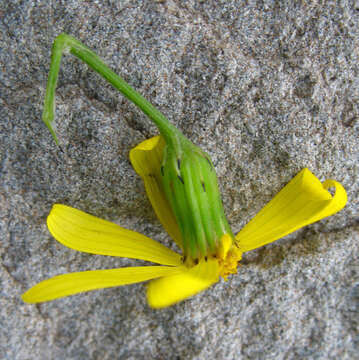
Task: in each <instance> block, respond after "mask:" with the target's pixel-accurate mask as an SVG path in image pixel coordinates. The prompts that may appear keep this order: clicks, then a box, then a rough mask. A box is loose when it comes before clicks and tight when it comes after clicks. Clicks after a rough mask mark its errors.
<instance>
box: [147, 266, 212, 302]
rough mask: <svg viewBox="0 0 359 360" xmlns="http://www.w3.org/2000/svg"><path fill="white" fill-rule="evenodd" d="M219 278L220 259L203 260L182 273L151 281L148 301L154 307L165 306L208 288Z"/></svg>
mask: <svg viewBox="0 0 359 360" xmlns="http://www.w3.org/2000/svg"><path fill="white" fill-rule="evenodd" d="M218 279H219V266H218V261H217V260H216V259H208V261H205V260H202V261H200V263H199V264H198V265H196V266H194V267H193V268H190V269H185V270H183V271H182V272H181V273H180V274H176V275H171V276H166V277H162V278H160V279H157V280H152V281H150V282H149V284H148V286H147V301H148V304H149V305H150V306H151V307H153V308H164V307H167V306H170V305H173V304H175V303H177V302H179V301H181V300H184V299H186V298H188V297H190V296H193V295H195V294H197V293H199V292H200V291H203V290H205V289H207V288H208V287H209V286H211V285H213V284H214V283H216V282H217V281H218Z"/></svg>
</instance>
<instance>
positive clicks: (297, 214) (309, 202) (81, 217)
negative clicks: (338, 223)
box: [22, 136, 347, 308]
mask: <svg viewBox="0 0 359 360" xmlns="http://www.w3.org/2000/svg"><path fill="white" fill-rule="evenodd" d="M164 156H167V155H165V142H164V141H163V138H162V137H161V136H157V137H154V138H151V139H149V140H146V141H144V142H142V143H141V144H140V145H138V146H137V147H136V148H134V149H133V150H132V151H131V153H130V160H131V163H132V165H133V167H134V169H135V171H136V172H137V173H138V174H139V175H140V176H141V177H142V179H143V181H144V184H145V188H146V192H147V195H148V197H149V199H150V201H151V204H152V206H153V208H154V210H155V212H156V214H157V216H158V218H159V220H160V222H161V223H162V224H163V226H164V228H165V229H166V230H167V232H168V233H169V235H170V236H171V237H172V238H173V240H174V241H175V242H176V243H177V245H178V247H179V248H180V249H181V252H182V255H179V254H178V253H176V252H174V251H172V250H170V249H168V248H167V247H165V246H164V245H162V244H160V243H158V242H156V241H155V240H152V239H150V238H148V237H146V236H144V235H141V234H139V233H136V232H134V231H131V230H126V229H123V228H122V227H120V226H118V225H116V224H114V223H111V222H108V221H105V220H102V219H99V218H97V217H94V216H92V215H89V214H86V213H84V212H82V211H80V210H77V209H74V208H71V207H68V206H65V205H54V207H53V209H52V210H51V212H50V214H49V217H48V220H47V225H48V228H49V231H50V232H51V234H52V235H53V236H54V237H55V239H56V240H58V241H59V242H61V243H62V244H63V245H65V246H67V247H69V248H72V249H74V250H78V251H83V252H88V253H92V254H100V255H112V256H120V257H127V258H134V259H142V260H147V261H150V262H152V263H156V264H159V265H150V266H141V267H127V268H119V269H112V270H94V271H84V272H79V273H71V274H64V275H59V276H55V277H54V278H51V279H48V280H45V281H42V282H40V283H39V284H37V285H35V286H34V287H33V288H31V289H29V290H28V291H27V292H26V293H24V294H23V296H22V298H23V300H24V301H25V302H29V303H37V302H42V301H49V300H53V299H56V298H61V297H64V296H69V295H72V294H76V293H80V292H83V291H89V290H94V289H100V288H106V287H113V286H120V285H127V284H133V283H138V282H142V281H147V280H151V281H150V282H149V283H148V287H147V299H148V303H149V305H150V306H152V307H154V308H162V307H166V306H170V305H172V304H175V303H177V302H179V301H181V300H183V299H186V298H188V297H190V296H192V295H194V294H196V293H198V292H200V291H203V290H205V289H206V288H208V287H209V286H211V285H212V284H214V283H216V282H217V281H218V280H219V279H220V277H222V278H224V279H226V278H227V276H228V275H230V274H234V273H236V271H237V270H236V269H237V264H238V262H239V261H240V260H241V257H242V253H243V252H246V251H250V250H253V249H256V248H258V247H260V246H263V245H265V244H268V243H270V242H273V241H275V240H277V239H279V238H281V237H283V236H285V235H287V234H289V233H291V232H294V231H296V230H297V229H299V228H301V227H303V226H306V225H308V224H311V223H313V222H315V221H318V220H320V219H322V218H324V217H327V216H330V215H332V214H334V213H335V212H337V211H339V210H340V209H342V208H343V207H344V206H345V204H346V201H347V196H346V192H345V190H344V188H343V187H342V186H341V185H340V184H339V183H338V182H336V181H334V180H327V181H325V182H324V183H323V184H322V183H321V182H320V181H319V180H318V179H317V178H316V177H315V176H314V175H313V174H312V173H311V172H310V171H309V170H308V169H303V170H302V171H301V172H300V173H299V174H297V175H296V176H295V177H294V178H293V179H292V180H291V181H290V182H289V184H287V185H286V186H285V187H284V188H283V189H282V190H281V191H280V192H279V193H278V194H277V195H276V196H275V197H274V198H273V200H271V201H270V202H269V203H268V204H267V205H266V206H265V207H264V208H263V209H262V210H261V211H260V212H259V213H258V214H257V215H256V216H255V217H254V218H253V219H252V220H251V221H250V222H249V223H248V224H247V225H246V226H245V227H244V228H243V229H242V230H241V231H240V232H239V233H238V234H237V235H236V236H235V237H234V236H233V235H232V232H231V231H230V229H229V226H228V224H227V223H226V221H223V218H222V217H223V216H224V215H222V214H223V209H222V208H221V203H220V205H218V204H214V202H213V199H212V201H211V199H209V200H208V199H205V200H206V201H207V202H208V205H209V206H208V207H207V209H201V208H200V206H203V204H199V201H200V200H199V201H197V205H196V204H194V205H193V204H188V202H189V200H188V199H185V200H186V201H187V204H185V205H183V204H180V207H179V208H180V209H182V210H186V209H187V210H186V211H192V212H193V211H198V214H197V215H198V217H197V218H195V219H197V220H196V221H199V222H200V224H201V226H202V231H203V234H202V235H203V239H204V240H203V239H202V240H203V241H202V240H201V241H202V242H198V241H197V239H196V238H191V239H190V241H189V239H187V238H185V236H186V234H188V232H189V231H190V230H191V229H192V230H193V231H195V233H196V236H198V234H201V230H198V229H196V227H195V226H196V224H195V223H194V220H193V217H192V219H191V220H190V222H189V223H186V218H185V215H186V214H184V215H183V214H180V215H178V214H176V211H178V204H175V205H174V204H173V202H176V201H177V202H178V201H183V199H179V198H178V197H179V196H183V197H187V198H188V197H189V196H194V197H196V198H197V200H198V199H203V195H206V194H205V193H206V191H207V192H210V189H211V183H208V178H205V179H203V178H202V176H203V174H202V173H201V171H200V172H199V173H195V174H197V178H198V184H199V186H200V187H202V189H203V185H202V181H203V182H204V183H205V185H204V188H205V189H206V191H205V190H204V189H203V193H202V192H201V193H200V194H199V195H198V194H196V191H198V187H197V189H196V190H195V191H194V192H191V189H190V190H187V193H186V191H183V192H182V194H180V193H178V192H177V193H175V196H173V193H172V194H170V195H168V194H169V192H168V191H169V190H168V189H170V190H171V187H173V184H172V185H170V182H171V181H173V180H174V179H176V178H177V179H178V173H177V171H178V167H182V166H184V164H183V163H182V164H180V165H179V164H178V162H177V159H176V161H173V159H172V165H171V166H173V169H172V170H171V169H169V170H168V168H169V167H168V166H167V167H166V168H163V163H164V162H163V158H164ZM196 156H197V157H200V158H199V160H198V159H197V158H196ZM195 159H196V160H195V162H196V164H198V162H201V161H202V159H204V160H203V161H206V162H207V163H208V164H209V168H207V169H205V170H203V171H213V169H212V164H211V162H210V160H209V159H208V160H207V156H206V155H205V154H202V153H199V154H195ZM176 163H177V164H176ZM190 166H193V165H191V164H190ZM199 166H202V164H201V163H200V165H199ZM182 169H183V168H182ZM165 171H173V176H172V177H171V176H170V177H169V178H168V179H167V185H166V183H165V181H163V177H164V176H166V175H165ZM213 172H214V171H213ZM181 174H182V173H180V176H181ZM193 178H194V176H193V177H192V179H193ZM178 180H179V181H180V183H181V184H182V185H184V184H183V182H184V183H186V181H191V176H190V175H188V174H187V175H184V179H182V180H180V179H178ZM211 181H212V180H211ZM178 184H179V183H178ZM213 184H214V186H215V189H216V187H217V183H216V180H215V182H214V183H213ZM213 184H212V185H213ZM166 186H167V190H166V189H165V187H166ZM329 187H331V188H335V194H334V195H333V196H332V195H331V194H330V193H329V192H328V191H327V189H328V188H329ZM185 189H186V188H185ZM182 190H183V189H182ZM179 191H180V190H179ZM189 194H190V195H189ZM211 195H213V194H212V193H211ZM171 196H172V198H171ZM215 196H218V195H217V194H215ZM217 200H218V199H217ZM171 202H172V203H171ZM211 205H213V206H217V208H216V209H215V210H216V212H215V211H213V214H211V213H210V214H209V215H208V214H207V215H208V216H207V218H206V217H205V216H204V215H203V214H205V215H206V211H212V210H213V208H212V207H211ZM176 206H177V208H176ZM181 206H182V207H183V206H187V208H185V209H183V208H181ZM191 206H192V208H191ZM193 206H194V207H193ZM196 206H197V207H196ZM188 209H190V210H188ZM218 210H219V211H218ZM216 215H217V217H221V218H220V219H217V218H216ZM179 216H182V218H180V217H179ZM206 221H207V224H206ZM184 223H186V224H185V225H184ZM186 226H187V228H186ZM206 226H207V228H206V230H205V229H204V227H206ZM184 227H185V230H184ZM198 231H199V232H198ZM206 232H207V233H206ZM210 236H212V237H213V238H212V239H210ZM208 239H209V240H208ZM191 241H192V242H193V243H191Z"/></svg>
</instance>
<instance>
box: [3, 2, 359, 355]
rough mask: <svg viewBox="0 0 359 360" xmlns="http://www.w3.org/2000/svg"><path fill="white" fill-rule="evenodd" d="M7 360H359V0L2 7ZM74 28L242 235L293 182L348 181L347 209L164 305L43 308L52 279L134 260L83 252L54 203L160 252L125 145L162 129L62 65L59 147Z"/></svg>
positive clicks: (127, 291) (79, 67) (102, 297)
mask: <svg viewBox="0 0 359 360" xmlns="http://www.w3.org/2000/svg"><path fill="white" fill-rule="evenodd" d="M0 14H1V16H0V34H1V35H0V66H1V73H0V109H1V111H0V229H1V236H0V238H1V243H0V264H1V265H0V266H1V267H0V276H1V278H0V324H1V325H0V358H2V359H11V360H27V359H56V360H61V359H66V360H70V359H76V360H80V359H102V360H106V359H136V360H138V359H146V360H148V359H354V358H355V354H357V355H358V346H359V339H358V311H359V309H358V301H359V277H358V248H359V235H358V228H359V226H358V208H359V206H358V205H359V204H358V190H359V181H358V173H359V171H358V170H359V157H358V149H359V141H358V139H359V131H358V127H359V125H358V124H359V100H358V99H359V50H358V49H359V3H358V2H357V1H349V0H344V1H341V2H337V1H326V2H325V5H323V4H322V2H319V1H295V2H293V1H239V0H238V1H195V0H190V1H129V0H128V1H112V0H109V1H106V2H101V1H86V2H82V1H78V0H69V1H66V2H57V1H53V2H48V1H44V0H39V1H29V0H25V1H18V0H12V1H1V2H0ZM62 32H67V33H69V34H71V35H73V36H75V37H77V38H78V39H80V40H81V41H83V42H84V43H85V44H87V45H88V46H89V47H91V48H92V49H94V50H95V51H96V52H97V53H98V54H99V55H100V56H101V57H102V58H104V59H105V61H106V62H107V63H108V64H109V65H110V66H111V68H112V69H113V70H114V71H116V72H117V73H119V74H120V75H121V76H122V77H123V78H124V79H126V81H128V82H129V83H130V84H131V85H132V86H133V87H134V88H136V89H137V90H138V91H140V92H141V93H142V94H143V95H144V96H145V97H146V98H147V99H149V100H150V101H151V102H152V103H153V104H155V105H156V106H158V108H159V109H160V110H161V111H162V112H163V113H164V114H166V115H167V116H168V118H169V119H170V121H172V122H173V123H174V124H175V125H176V126H177V127H178V128H180V129H181V130H182V131H183V132H184V133H185V135H186V136H188V137H189V138H190V139H191V140H192V141H193V142H194V143H196V144H198V145H200V146H201V147H202V148H203V149H205V150H206V151H207V152H208V153H209V154H210V155H211V157H212V159H213V162H214V164H215V166H216V169H217V173H218V176H219V181H220V184H221V190H222V193H223V201H224V206H225V210H226V213H227V215H228V219H229V222H230V224H231V225H232V227H233V230H234V232H237V231H239V230H240V229H241V227H242V226H244V225H245V224H246V223H247V222H248V221H249V220H250V219H251V218H252V217H253V216H254V215H255V214H256V213H257V212H258V211H259V210H260V209H261V208H262V207H263V206H264V205H265V204H266V202H268V201H269V200H270V199H271V198H272V197H273V196H274V195H275V194H276V193H277V192H278V191H279V190H280V189H281V188H282V187H283V186H284V185H285V184H286V183H287V182H288V181H289V180H290V179H291V178H292V177H293V176H294V175H295V174H296V173H297V172H299V171H300V170H301V169H302V168H304V167H308V168H309V169H310V170H311V171H312V172H313V173H314V174H316V175H317V177H318V178H319V179H321V180H324V179H326V178H333V179H336V180H338V181H340V182H341V183H342V184H343V185H344V187H345V188H346V190H347V192H348V198H349V202H348V205H347V206H346V208H345V209H344V210H343V211H341V212H340V213H338V214H336V215H335V216H332V217H330V218H328V219H325V220H322V221H321V222H319V223H317V224H314V225H311V226H308V227H307V228H305V229H302V230H299V231H297V232H296V233H294V234H292V235H290V236H287V237H286V238H284V239H282V240H279V241H277V242H276V243H274V244H271V245H268V246H265V247H263V248H261V249H258V250H256V251H253V252H251V253H248V254H246V255H245V256H244V259H243V266H241V267H240V268H239V270H238V275H236V276H232V277H231V278H230V280H229V281H227V282H224V281H222V282H220V283H218V284H216V285H215V286H213V287H212V288H210V289H209V290H207V291H206V292H204V293H202V294H200V295H198V296H196V297H194V298H192V299H190V300H188V301H185V302H182V303H180V304H177V305H175V306H173V307H171V308H168V309H164V310H161V311H155V310H152V309H150V308H149V307H148V306H147V304H146V301H145V292H144V290H145V285H144V284H139V285H132V286H128V287H122V288H113V289H107V290H100V291H95V292H90V293H86V294H81V295H76V296H73V297H70V298H66V299H61V300H57V301H54V302H50V303H45V304H41V305H37V306H35V305H27V304H24V303H23V302H22V301H21V298H20V295H21V294H22V293H23V292H24V291H25V290H26V289H28V288H29V287H30V286H32V285H34V284H36V283H37V282H39V281H41V280H43V279H46V278H48V277H51V276H54V275H57V274H61V273H65V272H70V271H80V270H88V269H105V268H113V267H120V266H128V265H138V264H140V262H138V261H134V260H127V259H118V258H111V257H104V256H95V255H90V254H83V253H79V252H75V251H73V250H70V249H67V248H65V247H64V246H62V245H61V244H59V243H57V242H56V241H55V240H54V239H53V238H52V237H51V235H50V234H49V232H48V231H47V228H46V217H47V215H48V213H49V211H50V209H51V206H52V205H53V204H54V203H64V204H68V205H71V206H74V207H76V208H79V209H81V210H84V211H87V212H89V213H91V214H93V215H96V216H99V217H101V218H105V219H108V220H111V221H114V222H116V223H118V224H121V225H122V226H124V227H127V228H130V229H133V230H136V231H139V232H141V233H144V234H146V235H147V236H150V237H152V238H154V239H157V240H159V241H162V242H163V243H165V244H170V243H171V242H170V239H169V238H168V236H167V234H166V233H165V231H164V230H163V228H162V227H161V225H160V224H159V222H158V220H157V219H156V218H155V215H154V213H153V210H152V209H151V206H150V203H149V201H148V200H147V198H146V195H145V191H144V187H143V184H142V182H141V180H140V179H139V177H138V176H137V175H136V174H135V172H134V171H133V169H132V168H131V166H130V163H129V159H128V154H129V151H130V149H131V148H132V147H133V146H135V145H136V144H138V143H139V142H141V141H142V140H144V139H146V138H148V137H150V136H153V135H155V134H157V130H156V128H155V127H154V126H153V125H152V124H151V123H150V121H149V120H148V119H147V118H146V117H145V116H144V115H143V114H142V113H141V112H140V111H139V110H138V109H137V108H135V106H133V105H132V104H130V103H129V102H128V101H127V100H126V99H124V98H123V97H122V96H121V95H120V94H119V93H118V92H116V91H115V90H114V89H113V88H112V87H111V86H110V85H108V84H107V83H106V82H105V81H104V80H103V79H101V78H100V77H99V76H98V75H97V74H96V73H94V72H93V71H92V70H90V69H88V67H87V66H86V65H84V64H83V63H81V62H80V61H79V60H78V59H76V58H74V57H72V56H65V57H64V58H63V62H62V67H61V72H60V78H59V82H58V90H57V109H56V115H57V124H58V132H59V138H60V144H61V147H62V149H63V152H61V151H59V148H58V147H56V145H55V143H54V141H53V139H52V138H51V137H50V134H49V132H48V130H47V129H46V127H45V126H44V124H43V123H42V122H41V111H42V104H43V98H44V93H45V86H46V79H47V73H48V69H49V63H50V50H51V45H52V42H53V40H54V38H55V37H56V36H57V35H59V34H60V33H62Z"/></svg>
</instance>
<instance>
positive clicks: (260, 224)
mask: <svg viewBox="0 0 359 360" xmlns="http://www.w3.org/2000/svg"><path fill="white" fill-rule="evenodd" d="M330 187H333V188H335V194H334V196H332V195H331V194H330V193H329V191H327V189H328V188H330ZM346 202H347V194H346V192H345V189H344V188H343V186H342V185H341V184H339V183H338V182H336V181H334V180H327V181H325V182H324V183H323V184H322V183H321V182H320V181H319V180H318V178H316V177H315V176H314V175H313V174H312V173H311V172H310V171H309V170H308V169H303V170H302V171H301V172H300V173H299V174H297V175H296V176H295V177H294V178H293V179H292V180H291V181H290V182H289V183H288V184H287V185H286V186H285V187H284V188H283V189H282V190H281V191H280V192H279V193H278V194H277V195H276V196H275V197H274V198H273V199H272V200H271V201H270V202H269V203H268V204H267V205H266V206H265V207H264V208H263V209H262V210H261V211H260V212H259V213H258V214H257V215H256V216H255V217H254V218H253V219H252V220H251V221H250V222H249V223H248V224H247V225H246V226H245V227H244V228H243V229H242V230H241V231H240V232H239V233H238V234H237V236H236V240H237V242H238V244H239V247H240V249H241V250H242V251H243V252H245V251H249V250H253V249H256V248H258V247H260V246H263V245H265V244H268V243H271V242H273V241H275V240H277V239H279V238H281V237H283V236H285V235H287V234H289V233H292V232H294V231H296V230H298V229H300V228H301V227H303V226H306V225H309V224H312V223H313V222H316V221H318V220H320V219H323V218H325V217H327V216H330V215H333V214H334V213H336V212H338V211H339V210H341V209H342V208H343V207H344V206H345V204H346Z"/></svg>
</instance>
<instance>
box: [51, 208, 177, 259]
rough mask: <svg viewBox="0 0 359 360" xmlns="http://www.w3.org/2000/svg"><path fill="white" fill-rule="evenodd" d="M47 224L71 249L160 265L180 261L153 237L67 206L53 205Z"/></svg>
mask: <svg viewBox="0 0 359 360" xmlns="http://www.w3.org/2000/svg"><path fill="white" fill-rule="evenodd" d="M47 226H48V228H49V230H50V232H51V234H52V235H53V236H54V238H55V239H56V240H57V241H59V242H60V243H61V244H63V245H65V246H67V247H69V248H71V249H74V250H78V251H83V252H87V253H91V254H99V255H111V256H121V257H127V258H133V259H142V260H147V261H152V262H154V263H158V264H163V265H181V263H182V262H181V256H180V255H179V254H177V253H175V252H174V251H172V250H170V249H168V248H167V247H166V246H164V245H162V244H160V243H158V242H157V241H155V240H152V239H150V238H148V237H146V236H144V235H142V234H139V233H137V232H134V231H131V230H127V229H124V228H122V227H120V226H118V225H116V224H114V223H111V222H109V221H106V220H102V219H99V218H97V217H95V216H92V215H89V214H86V213H85V212H83V211H80V210H77V209H74V208H72V207H69V206H65V205H59V204H56V205H54V207H53V208H52V210H51V212H50V214H49V216H48V218H47Z"/></svg>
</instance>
